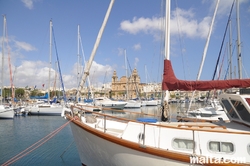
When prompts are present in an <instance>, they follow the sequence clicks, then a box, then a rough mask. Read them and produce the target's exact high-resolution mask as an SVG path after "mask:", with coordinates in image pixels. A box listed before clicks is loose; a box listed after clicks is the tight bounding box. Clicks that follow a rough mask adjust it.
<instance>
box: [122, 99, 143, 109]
mask: <svg viewBox="0 0 250 166" xmlns="http://www.w3.org/2000/svg"><path fill="white" fill-rule="evenodd" d="M127 102H128V103H127V104H126V105H125V106H124V108H141V102H140V101H134V100H128V101H127Z"/></svg>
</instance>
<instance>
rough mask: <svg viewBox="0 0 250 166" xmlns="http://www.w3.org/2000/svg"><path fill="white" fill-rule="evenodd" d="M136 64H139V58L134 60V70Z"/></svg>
mask: <svg viewBox="0 0 250 166" xmlns="http://www.w3.org/2000/svg"><path fill="white" fill-rule="evenodd" d="M138 62H139V58H137V57H136V58H135V63H134V65H135V68H136V67H137V64H138Z"/></svg>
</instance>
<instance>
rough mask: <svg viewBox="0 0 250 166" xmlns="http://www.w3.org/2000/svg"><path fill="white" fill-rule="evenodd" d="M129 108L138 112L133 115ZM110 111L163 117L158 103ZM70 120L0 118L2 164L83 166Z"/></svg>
mask: <svg viewBox="0 0 250 166" xmlns="http://www.w3.org/2000/svg"><path fill="white" fill-rule="evenodd" d="M175 109H176V106H175V105H172V106H171V110H174V111H172V112H173V114H172V120H173V121H174V118H175ZM129 111H131V112H138V114H137V115H132V114H130V113H129ZM110 113H112V114H116V115H117V116H120V117H124V118H131V119H136V118H138V117H141V116H142V114H140V113H146V114H148V115H147V116H148V117H156V118H158V120H160V109H159V106H158V107H157V106H151V107H142V108H141V109H126V112H113V111H111V112H110ZM67 122H68V121H67V120H66V119H64V118H62V117H60V116H15V117H14V119H8V120H3V119H0V154H1V156H0V165H4V164H6V163H7V162H8V161H9V164H8V165H13V166H20V165H36V166H40V165H41V166H44V165H46V166H49V165H53V166H55V165H62V166H64V165H65V166H71V165H74V166H75V165H79V166H80V165H81V161H80V158H79V155H78V152H77V148H76V145H75V142H74V138H73V135H72V132H71V128H70V125H69V124H67V125H65V124H66V123H67ZM63 125H65V127H64V128H62V127H63ZM55 131H56V132H55ZM54 132H55V133H54ZM17 155H18V156H17Z"/></svg>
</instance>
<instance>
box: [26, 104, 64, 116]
mask: <svg viewBox="0 0 250 166" xmlns="http://www.w3.org/2000/svg"><path fill="white" fill-rule="evenodd" d="M62 109H63V107H62V106H47V107H40V106H29V107H26V108H25V110H26V111H28V114H29V115H44V116H61V113H62Z"/></svg>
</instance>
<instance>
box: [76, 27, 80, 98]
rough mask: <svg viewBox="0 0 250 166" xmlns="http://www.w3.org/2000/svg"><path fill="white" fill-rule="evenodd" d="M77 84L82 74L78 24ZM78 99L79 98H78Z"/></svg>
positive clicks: (78, 28)
mask: <svg viewBox="0 0 250 166" xmlns="http://www.w3.org/2000/svg"><path fill="white" fill-rule="evenodd" d="M77 32H78V33H77V68H76V70H77V84H79V76H80V72H79V63H80V51H79V48H80V27H79V25H78V26H77ZM77 101H78V98H77Z"/></svg>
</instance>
